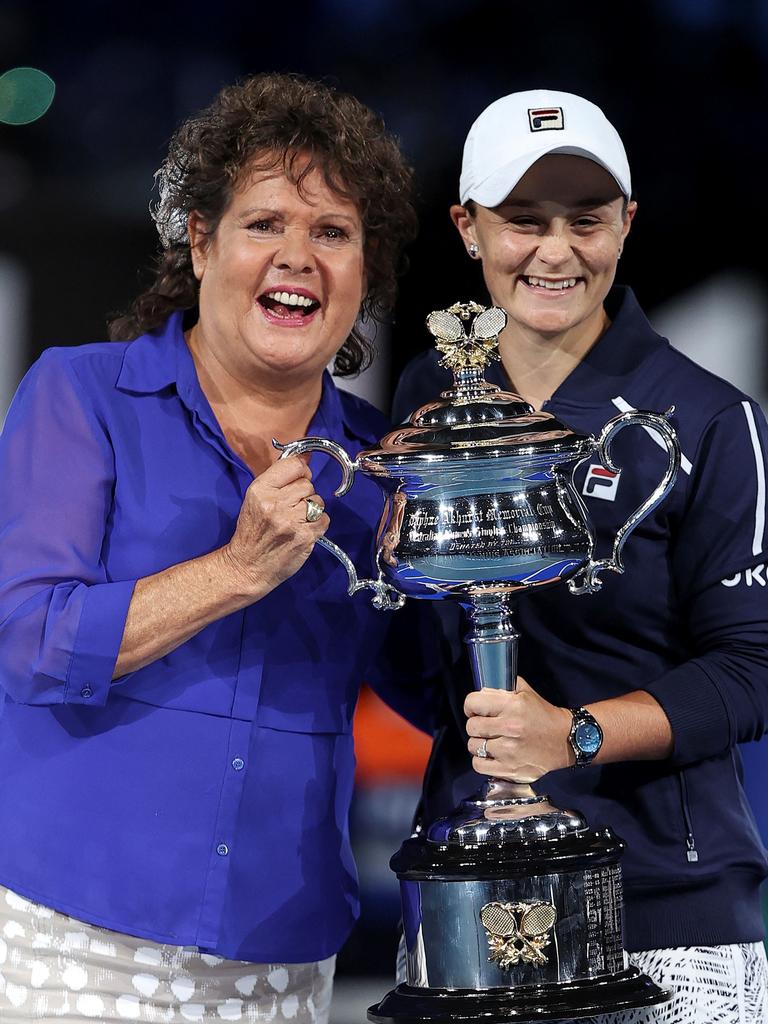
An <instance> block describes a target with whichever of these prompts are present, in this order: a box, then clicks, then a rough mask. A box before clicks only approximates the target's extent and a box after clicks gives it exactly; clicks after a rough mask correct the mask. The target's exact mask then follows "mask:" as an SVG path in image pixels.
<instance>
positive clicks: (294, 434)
mask: <svg viewBox="0 0 768 1024" xmlns="http://www.w3.org/2000/svg"><path fill="white" fill-rule="evenodd" d="M186 338H187V344H188V345H189V350H190V352H191V354H192V359H193V360H194V363H195V369H196V370H197V378H198V381H199V383H200V387H201V389H202V391H203V394H204V395H205V397H206V398H207V399H208V404H209V405H210V406H211V409H212V410H213V413H214V415H215V416H216V419H217V421H218V423H219V426H220V427H221V430H222V433H223V434H224V437H225V438H226V439H227V443H228V444H229V446H230V448H231V449H232V450H233V451H234V452H235V453H236V454H237V455H239V456H240V458H241V459H242V460H243V461H244V462H245V463H246V465H247V466H248V467H249V469H250V470H251V472H252V473H253V474H254V475H258V474H259V473H263V472H264V470H265V469H267V468H268V467H269V466H271V465H272V463H273V462H276V461H277V459H278V457H279V454H280V453H279V452H278V451H277V450H276V449H275V448H274V446H273V444H272V438H276V439H277V440H278V441H282V442H283V443H284V444H287V443H288V442H289V441H295V440H296V439H297V438H299V437H304V436H305V434H306V433H307V429H308V427H309V424H310V422H311V420H312V417H313V416H314V414H315V412H316V410H317V407H318V405H319V403H320V396H321V394H322V386H323V385H322V377H321V376H320V377H317V379H315V380H306V379H300V380H294V379H292V378H291V377H288V375H286V376H285V377H276V378H275V379H274V380H261V379H259V380H256V379H249V378H245V377H243V376H239V375H238V374H236V373H233V372H232V371H231V370H230V369H228V368H226V367H224V366H223V365H222V363H221V362H220V361H219V360H217V359H216V358H215V357H214V356H213V354H212V353H211V352H210V351H209V350H207V349H205V348H202V346H198V345H197V344H196V339H195V336H194V331H192V332H189V333H188V334H187V335H186Z"/></svg>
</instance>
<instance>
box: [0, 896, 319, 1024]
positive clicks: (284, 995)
mask: <svg viewBox="0 0 768 1024" xmlns="http://www.w3.org/2000/svg"><path fill="white" fill-rule="evenodd" d="M335 961H336V958H335V957H329V958H328V959H327V960H320V961H319V962H316V963H308V964H254V963H248V962H246V961H242V960H224V959H222V957H219V956H211V955H209V954H207V953H201V952H200V951H199V950H198V949H197V948H196V947H195V946H172V945H163V944H159V943H154V942H150V941H148V940H147V939H138V938H134V937H133V936H131V935H123V934H122V933H120V932H112V931H109V930H108V929H106V928H97V927H96V926H94V925H91V924H85V923H84V922H82V921H78V920H76V919H75V918H72V917H67V916H66V915H65V914H59V913H57V912H56V911H54V910H51V909H50V908H49V907H44V906H40V905H39V904H37V903H32V902H30V901H29V900H26V899H23V898H22V897H21V896H18V895H16V893H13V892H11V891H10V890H9V889H6V888H4V887H3V886H0V1021H2V1022H3V1024H29V1022H30V1021H35V1022H36V1024H72V1022H75V1021H77V1022H78V1024H83V1022H84V1021H87V1020H91V1021H93V1022H98V1024H101V1022H109V1024H113V1022H114V1024H118V1022H119V1024H125V1021H153V1022H163V1024H209V1022H213V1021H216V1024H221V1022H222V1021H242V1022H243V1024H251V1022H260V1024H261V1022H264V1021H273V1022H275V1024H283V1022H284V1021H289V1022H290V1024H327V1021H328V1014H329V1009H330V1003H331V990H332V987H333V972H334V967H335Z"/></svg>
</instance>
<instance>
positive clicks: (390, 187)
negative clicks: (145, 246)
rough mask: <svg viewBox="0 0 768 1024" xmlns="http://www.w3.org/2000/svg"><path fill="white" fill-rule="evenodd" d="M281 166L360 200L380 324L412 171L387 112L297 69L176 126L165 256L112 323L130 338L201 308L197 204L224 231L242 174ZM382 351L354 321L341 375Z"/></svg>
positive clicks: (412, 225) (168, 171) (165, 185)
mask: <svg viewBox="0 0 768 1024" xmlns="http://www.w3.org/2000/svg"><path fill="white" fill-rule="evenodd" d="M278 167H281V168H282V169H283V171H284V173H285V174H286V176H287V177H288V179H289V180H290V181H291V182H293V184H294V185H296V187H297V188H298V189H299V190H301V187H302V182H303V181H304V179H305V178H306V177H307V175H309V174H311V173H312V171H313V170H317V171H319V172H320V173H321V174H322V176H323V179H324V181H325V183H326V185H327V186H328V187H329V188H330V189H332V190H333V191H334V192H336V193H337V194H338V195H340V196H342V197H344V198H345V199H351V200H352V201H353V202H354V203H355V204H356V206H357V208H358V210H359V212H360V216H361V219H362V223H363V228H364V232H365V270H366V275H367V281H368V293H367V295H366V296H365V298H364V300H363V305H362V309H361V317H360V319H361V320H362V321H363V322H365V320H366V319H368V318H369V317H372V318H373V319H375V320H377V321H378V320H381V319H382V318H383V317H384V315H385V314H386V313H387V312H388V311H389V310H391V309H392V307H393V305H394V301H395V296H396V291H397V285H396V279H397V276H398V275H399V273H400V272H401V271H402V270H403V269H404V267H405V258H404V255H403V249H404V247H405V245H406V244H407V243H408V242H410V241H411V240H412V239H413V238H414V237H415V234H416V214H415V211H414V208H413V171H412V169H411V168H410V166H409V165H408V163H407V162H406V160H405V158H404V156H403V154H402V153H401V151H400V148H399V146H398V144H397V142H396V140H395V138H394V137H393V136H392V135H391V134H390V133H389V132H388V131H387V129H386V128H385V126H384V123H383V121H382V120H381V118H380V117H379V116H378V115H377V114H375V113H374V112H373V111H372V110H370V109H369V108H368V107H366V106H364V105H363V104H362V103H360V102H359V100H356V99H355V98H354V97H353V96H350V95H348V94H346V93H343V92H340V91H338V90H337V89H334V88H333V87H331V86H328V85H325V84H324V83H321V82H316V81H312V80H311V79H307V78H304V77H302V76H299V75H286V74H261V75H254V76H253V77H251V78H247V79H245V80H244V81H242V82H239V83H236V84H235V85H230V86H227V87H226V88H224V89H222V91H221V92H220V93H219V94H218V95H217V96H216V98H215V99H214V101H213V103H211V105H210V106H208V107H206V108H205V110H203V111H201V112H200V113H199V114H196V115H194V116H193V117H191V118H189V119H188V120H187V121H185V122H184V123H183V124H182V125H181V127H180V128H179V129H178V130H177V131H176V133H175V134H174V136H173V138H172V139H171V143H170V146H169V150H168V156H167V158H166V160H165V161H164V163H163V165H162V166H161V167H160V169H159V170H158V172H157V174H156V179H157V182H158V189H159V196H160V198H159V201H158V203H157V205H156V206H155V207H154V209H153V211H152V213H153V217H154V220H155V224H156V226H157V230H158V234H159V235H160V241H161V243H162V251H161V253H160V255H159V258H158V261H157V265H156V270H155V278H154V281H153V282H152V284H151V285H150V287H149V288H148V289H147V290H146V291H144V292H143V293H142V294H141V295H139V296H138V298H136V299H135V300H134V302H133V304H132V306H131V307H130V309H129V310H128V312H127V313H126V314H124V315H122V316H118V317H116V318H114V319H113V320H112V321H111V322H110V325H109V336H110V338H111V339H112V340H114V341H129V340H131V339H133V338H136V337H138V335H140V334H143V333H145V332H146V331H149V330H152V329H153V328H155V327H158V326H159V325H160V324H162V323H163V322H164V321H165V320H166V318H167V317H168V316H169V315H170V314H171V313H173V312H174V311H175V310H179V309H181V310H193V311H195V310H196V309H197V301H198V291H199V286H198V282H197V279H196V278H195V275H194V272H193V269H192V254H191V251H190V243H189V238H188V236H187V219H188V217H189V214H190V213H192V212H193V211H196V212H197V213H198V214H199V215H200V217H201V220H202V221H203V222H204V224H205V225H206V229H207V232H208V234H209V235H213V234H215V232H216V229H217V228H218V225H219V222H220V220H221V217H222V216H223V214H224V212H225V211H226V209H227V207H228V206H229V203H230V201H231V199H232V195H233V192H234V190H235V189H236V187H237V185H238V183H239V182H240V181H241V179H242V176H243V174H244V173H245V172H246V170H247V171H248V172H251V171H253V170H272V169H275V168H278ZM372 357H373V347H372V345H371V342H370V340H369V339H368V338H367V337H366V336H365V334H364V333H363V332H362V331H360V330H359V328H358V327H357V325H356V326H355V328H353V330H352V333H351V334H350V336H349V337H348V338H347V340H346V341H345V343H344V345H343V346H342V348H341V349H340V350H339V351H338V352H337V354H336V361H335V364H334V368H335V372H336V373H337V374H338V375H340V376H350V375H352V374H355V373H358V372H359V371H360V370H361V369H364V368H365V366H367V365H368V364H369V363H370V361H371V359H372Z"/></svg>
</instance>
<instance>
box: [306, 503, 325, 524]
mask: <svg viewBox="0 0 768 1024" xmlns="http://www.w3.org/2000/svg"><path fill="white" fill-rule="evenodd" d="M304 501H306V503H307V522H308V523H316V522H317V520H318V519H319V518H320V516H321V515H322V514H323V512H324V511H325V509H324V508H323V506H322V505H320V504H318V502H316V501H315V500H314V499H313V498H305V499H304Z"/></svg>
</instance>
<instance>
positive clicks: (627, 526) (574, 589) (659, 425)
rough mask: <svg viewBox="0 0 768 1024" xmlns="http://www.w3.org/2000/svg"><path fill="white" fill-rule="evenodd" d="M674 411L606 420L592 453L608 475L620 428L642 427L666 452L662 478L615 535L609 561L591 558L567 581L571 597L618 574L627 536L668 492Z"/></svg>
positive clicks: (675, 452)
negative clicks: (607, 573)
mask: <svg viewBox="0 0 768 1024" xmlns="http://www.w3.org/2000/svg"><path fill="white" fill-rule="evenodd" d="M674 411H675V407H674V406H671V407H670V408H669V409H667V411H666V412H665V413H655V412H645V411H644V410H639V409H632V410H630V411H629V412H624V413H621V414H620V415H619V416H614V417H613V419H610V420H608V422H607V423H606V424H605V426H604V427H603V429H602V430H601V432H600V436H599V437H598V438H597V439H596V441H595V444H596V450H597V453H598V455H599V456H600V461H601V462H602V464H603V465H604V466H605V468H606V469H609V470H610V471H611V472H612V473H618V472H619V467H618V466H616V465H614V463H613V461H612V460H611V456H610V449H611V444H612V443H613V439H614V438H615V437H616V435H617V434H618V433H619V431H621V430H623V429H624V427H645V428H646V429H647V430H652V431H653V433H654V434H655V435H656V437H657V438H658V440H659V441H660V442H661V444H662V445H663V447H664V448H666V451H667V457H668V458H667V468H666V470H665V471H664V476H663V477H662V478H661V480H660V481H659V483H658V485H657V486H656V488H655V489H654V490H653V491H652V492H651V494H649V496H648V497H647V498H646V499H645V501H644V502H643V503H642V505H640V507H639V508H636V509H635V511H634V512H633V513H632V515H631V516H630V517H629V519H627V521H626V523H624V525H623V526H622V527H621V529H620V530H619V531H618V533H617V534H616V536H615V538H614V541H613V552H612V554H611V557H610V558H600V559H598V560H597V561H595V560H593V559H592V558H591V557H590V559H589V562H588V563H587V564H586V565H585V566H584V567H583V568H582V569H580V570H579V572H577V573H576V575H575V576H574V577H573V578H572V579H570V580H569V581H568V589H569V590H570V592H571V593H572V594H594V593H595V592H596V591H598V590H599V589H600V587H601V586H602V584H603V581H602V580H601V579H600V578H599V576H598V573H600V572H605V571H609V570H610V571H611V572H617V573H622V572H624V565H623V563H622V560H621V551H622V548H623V547H624V544H625V543H626V541H627V538H628V537H629V535H630V533H632V531H633V530H634V529H635V527H636V526H638V525H639V524H640V523H641V522H642V521H643V520H644V519H645V517H646V516H647V515H648V514H649V513H650V512H652V511H653V510H654V509H655V508H656V506H657V505H658V504H659V502H660V501H662V500H663V499H664V498H665V497H666V496H667V495H668V494H669V492H670V491H671V489H672V485H673V484H674V482H675V478H676V476H677V471H678V469H679V468H680V442H679V441H678V438H677V434H676V433H675V430H674V429H673V427H672V426H671V425H670V424H669V422H668V420H669V418H670V417H671V415H672V413H673V412H674Z"/></svg>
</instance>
